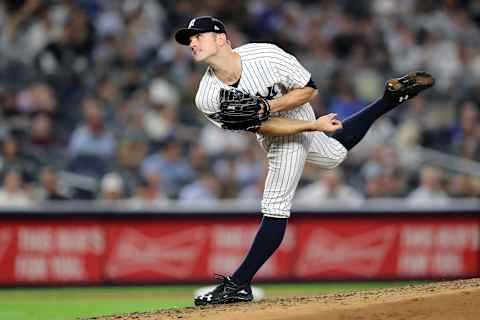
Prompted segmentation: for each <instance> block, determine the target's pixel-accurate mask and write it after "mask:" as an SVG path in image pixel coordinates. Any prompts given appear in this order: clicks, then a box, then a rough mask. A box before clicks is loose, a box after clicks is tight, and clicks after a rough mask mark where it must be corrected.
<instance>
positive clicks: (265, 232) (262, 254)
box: [232, 216, 287, 284]
mask: <svg viewBox="0 0 480 320" xmlns="http://www.w3.org/2000/svg"><path fill="white" fill-rule="evenodd" d="M286 228H287V219H286V218H271V217H265V216H264V217H263V219H262V224H261V225H260V229H259V230H258V232H257V235H256V236H255V240H254V241H253V244H252V247H251V248H250V251H249V252H248V254H247V256H246V257H245V260H243V262H242V264H241V265H240V267H238V269H237V271H235V273H234V274H233V275H232V280H233V281H234V282H235V283H237V284H244V283H250V282H251V281H252V278H253V276H254V275H255V274H256V273H257V271H258V270H259V269H260V268H261V267H262V266H263V264H264V263H265V262H266V261H267V260H268V258H270V256H271V255H272V254H273V253H274V252H275V250H277V248H278V247H279V246H280V244H281V243H282V240H283V236H284V235H285V230H286Z"/></svg>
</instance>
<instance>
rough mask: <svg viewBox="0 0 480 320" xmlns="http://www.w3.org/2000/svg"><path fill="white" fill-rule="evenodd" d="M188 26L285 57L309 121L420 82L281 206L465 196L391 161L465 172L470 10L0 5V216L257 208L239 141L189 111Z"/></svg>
mask: <svg viewBox="0 0 480 320" xmlns="http://www.w3.org/2000/svg"><path fill="white" fill-rule="evenodd" d="M200 15H215V16H218V17H220V18H221V19H222V20H223V21H225V23H226V26H227V31H228V36H229V38H230V40H231V42H232V44H233V46H234V47H236V46H239V45H242V44H244V43H247V42H270V43H275V44H277V45H279V46H280V47H282V48H284V49H285V50H286V51H288V52H290V53H292V54H294V55H295V56H296V57H297V58H298V59H299V60H300V62H301V63H302V64H303V65H304V66H305V67H306V68H307V69H308V70H310V71H311V72H312V78H313V79H314V80H315V82H316V83H317V85H318V87H319V93H320V94H319V95H318V96H317V98H316V100H315V101H314V102H313V103H312V105H313V106H314V109H315V112H316V113H317V115H321V114H324V113H326V112H336V113H338V114H339V117H340V118H341V119H344V118H345V117H347V116H348V115H351V114H352V113H354V112H356V111H358V110H359V109H361V108H362V107H363V106H365V105H366V104H368V103H369V102H371V101H372V100H374V99H376V98H377V97H379V96H380V95H381V94H382V92H383V86H384V83H385V81H386V80H387V79H389V78H391V77H397V76H400V75H402V74H404V73H406V72H408V71H411V70H419V69H422V70H427V71H429V72H430V73H432V74H433V75H434V76H435V77H436V80H437V83H436V86H435V88H434V89H432V90H429V92H427V93H426V94H425V95H422V96H420V97H418V98H415V99H413V100H411V101H409V102H408V103H407V104H404V105H402V106H401V107H400V108H397V109H396V110H395V111H394V112H391V113H390V114H388V116H386V117H384V118H382V119H381V120H380V121H377V123H376V124H375V125H374V127H373V128H372V129H371V131H370V132H369V133H368V135H367V137H366V138H365V139H364V141H363V142H362V143H361V144H360V145H359V146H358V147H357V148H356V149H355V150H354V151H353V152H352V153H351V154H350V156H349V158H348V160H346V161H345V162H344V164H342V165H341V167H340V168H338V169H336V170H333V171H331V172H324V171H319V170H318V169H316V168H314V167H310V166H307V167H306V168H305V174H304V176H303V178H302V180H301V182H300V186H299V189H298V194H297V203H302V204H309V203H310V204H312V205H315V204H321V201H322V199H339V200H343V201H345V200H347V201H351V202H358V201H362V200H364V199H369V198H407V199H408V201H411V202H412V203H431V202H435V203H443V202H448V199H450V198H459V197H478V196H479V195H480V183H479V180H478V172H476V174H477V176H476V175H475V172H468V171H465V170H460V169H458V168H456V167H455V166H452V167H449V168H447V167H445V166H442V165H438V164H436V165H434V164H429V163H418V162H412V161H411V159H410V158H409V157H407V155H409V154H412V153H413V152H414V151H415V150H417V149H418V147H421V148H425V149H429V150H430V149H433V150H437V151H440V152H442V153H445V154H448V155H451V156H455V157H459V158H463V159H467V160H470V161H480V126H478V125H477V124H478V123H479V120H480V116H479V112H480V1H477V0H463V1H462V0H458V1H454V0H450V1H449V0H443V1H442V0H422V1H415V0H402V1H395V0H372V1H369V0H356V1H348V0H338V1H306V0H303V1H301V0H298V1H280V0H245V1H244V0H230V1H221V0H197V1H189V0H179V1H174V0H118V1H102V0H5V1H2V2H1V3H0V141H1V151H0V173H1V189H0V206H28V205H32V204H35V203H40V202H42V201H45V200H85V199H97V200H119V199H121V200H128V202H129V203H131V204H132V206H134V207H141V206H144V205H147V206H155V205H157V204H162V203H168V202H169V201H172V200H180V201H183V202H186V203H192V204H197V203H199V202H208V203H215V202H216V201H218V200H222V199H237V200H241V201H257V200H259V199H260V198H261V194H262V190H263V182H264V178H265V174H266V161H265V156H264V154H263V152H262V151H261V150H260V149H259V147H258V145H257V142H256V138H255V135H253V134H250V133H238V132H227V131H222V130H220V129H218V128H216V127H215V126H212V125H209V124H207V121H206V120H205V119H204V118H203V116H202V115H201V114H200V113H199V112H197V111H196V109H195V108H194V106H193V101H194V95H195V92H196V86H197V84H198V83H199V80H200V79H201V77H202V75H203V72H204V70H205V66H202V65H195V64H193V63H192V60H191V58H190V50H189V48H188V47H183V46H179V45H178V44H176V43H175V41H174V40H173V39H172V35H173V33H174V31H175V30H176V29H177V28H179V27H183V26H185V25H186V24H187V23H188V21H189V19H191V18H192V17H194V16H200Z"/></svg>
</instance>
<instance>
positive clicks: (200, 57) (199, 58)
mask: <svg viewBox="0 0 480 320" xmlns="http://www.w3.org/2000/svg"><path fill="white" fill-rule="evenodd" d="M193 60H195V62H203V61H205V60H206V56H205V55H202V54H201V53H195V54H193Z"/></svg>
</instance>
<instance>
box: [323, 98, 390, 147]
mask: <svg viewBox="0 0 480 320" xmlns="http://www.w3.org/2000/svg"><path fill="white" fill-rule="evenodd" d="M397 105H398V104H397V103H395V102H392V101H389V100H386V99H383V98H380V99H378V100H376V101H375V102H373V103H372V104H370V105H368V106H366V107H365V108H363V109H362V110H360V111H358V112H357V113H355V114H354V115H352V116H350V117H348V118H347V119H345V120H343V121H342V123H343V128H342V129H340V130H338V131H337V132H335V133H334V134H333V135H332V138H335V139H336V140H338V142H340V143H341V144H342V145H343V146H344V147H345V148H346V149H347V150H350V149H352V148H353V147H354V146H356V145H357V144H358V143H359V142H360V141H361V140H362V139H363V137H364V136H365V135H366V134H367V132H368V129H370V127H371V126H372V124H373V123H374V122H375V120H377V119H378V118H380V117H381V116H382V115H384V114H385V113H387V112H388V111H390V110H392V109H393V108H395V107H396V106H397Z"/></svg>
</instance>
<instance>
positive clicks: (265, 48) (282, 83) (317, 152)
mask: <svg viewBox="0 0 480 320" xmlns="http://www.w3.org/2000/svg"><path fill="white" fill-rule="evenodd" d="M234 51H235V52H237V53H238V54H239V55H240V58H241V66H242V74H241V77H240V81H239V82H238V86H237V89H238V90H241V91H244V92H248V93H250V94H252V95H257V96H262V97H264V98H267V99H274V98H277V97H280V96H282V95H284V94H286V93H288V92H289V91H291V90H293V89H298V88H303V87H305V85H306V84H307V83H308V82H309V80H310V78H311V74H310V72H308V71H307V70H306V69H305V68H304V67H303V66H302V65H301V64H300V63H299V62H298V60H297V59H296V58H295V57H294V56H292V55H290V54H288V53H286V52H285V51H283V50H282V49H280V48H279V47H277V46H275V45H273V44H267V43H250V44H246V45H243V46H241V47H238V48H235V49H234ZM221 88H225V89H231V88H232V87H231V86H228V85H226V84H225V83H223V82H222V81H221V80H220V79H218V78H217V77H216V75H215V73H214V72H213V70H212V69H211V68H210V67H209V68H208V69H207V71H206V72H205V74H204V76H203V78H202V80H201V82H200V85H199V88H198V91H197V95H196V97H195V104H196V106H197V108H198V109H199V110H200V111H201V112H203V113H204V114H205V115H208V114H212V113H215V112H218V111H219V109H220V89H221ZM272 116H280V117H287V118H291V119H298V120H309V121H311V120H315V114H314V111H313V108H312V106H311V105H310V104H309V103H305V104H303V105H301V106H298V107H296V108H294V109H292V110H289V111H285V112H277V113H272ZM207 119H209V120H210V121H212V122H213V123H214V124H215V125H217V126H221V124H219V123H217V122H215V121H214V120H212V119H210V118H209V117H207ZM257 138H258V140H259V142H260V144H261V146H262V147H263V149H264V150H265V151H266V152H267V158H268V163H269V171H268V175H267V179H266V182H265V191H264V194H263V200H262V213H263V214H264V215H266V216H270V217H278V218H287V217H289V216H290V208H291V204H292V199H293V196H294V194H295V189H296V187H297V185H298V182H299V180H300V177H301V175H302V172H303V167H304V164H305V161H308V162H312V163H315V164H317V165H319V166H322V167H324V168H333V167H335V166H337V165H338V164H339V163H341V162H342V161H343V160H344V159H345V156H346V153H347V151H346V149H345V148H344V147H343V146H342V145H341V144H340V143H339V142H338V141H337V140H335V139H333V138H329V137H327V136H326V135H325V134H324V133H323V132H308V133H300V134H296V135H291V136H285V137H271V136H263V135H260V134H257Z"/></svg>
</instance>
